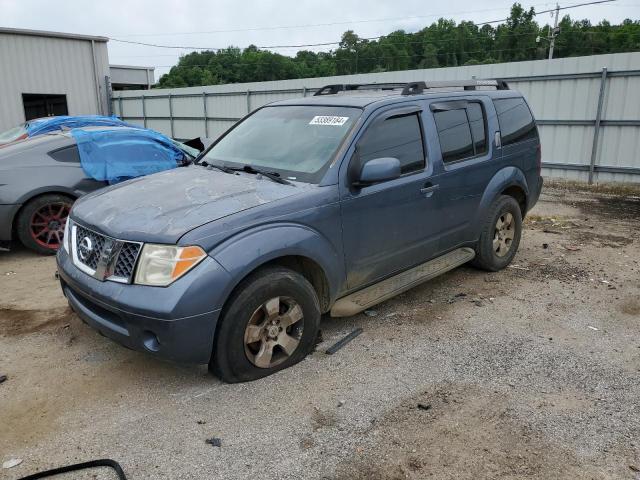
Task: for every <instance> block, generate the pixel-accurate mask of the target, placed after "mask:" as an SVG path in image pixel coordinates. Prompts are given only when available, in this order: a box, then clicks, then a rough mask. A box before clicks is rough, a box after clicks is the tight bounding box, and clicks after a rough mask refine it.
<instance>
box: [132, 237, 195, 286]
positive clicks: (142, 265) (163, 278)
mask: <svg viewBox="0 0 640 480" xmlns="http://www.w3.org/2000/svg"><path fill="white" fill-rule="evenodd" d="M206 256H207V254H206V253H205V252H204V251H203V250H202V249H201V248H200V247H196V246H193V247H177V246H175V245H154V244H152V243H147V244H145V245H144V247H142V253H141V254H140V259H139V260H138V268H137V269H136V277H135V282H134V283H137V284H139V285H152V286H157V287H166V286H167V285H169V284H170V283H171V282H173V281H175V280H177V279H178V278H180V277H181V276H182V275H184V274H185V273H187V272H188V271H189V270H191V269H192V268H193V267H195V266H196V265H197V264H198V263H200V262H201V261H202V259H204V257H206Z"/></svg>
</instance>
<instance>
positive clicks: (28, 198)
mask: <svg viewBox="0 0 640 480" xmlns="http://www.w3.org/2000/svg"><path fill="white" fill-rule="evenodd" d="M45 195H62V196H65V197H69V198H70V199H71V200H72V201H74V202H75V201H76V200H77V199H78V195H77V194H76V193H75V192H74V191H73V190H69V189H67V188H64V187H60V188H54V189H50V188H41V189H38V190H33V191H31V192H29V193H27V194H25V195H23V196H22V197H21V198H20V200H19V201H18V202H17V203H18V204H19V205H20V208H18V209H17V210H16V211H15V213H14V215H13V218H12V219H11V231H12V232H13V233H15V231H16V223H17V221H18V218H20V215H21V214H22V212H23V211H24V209H25V207H26V206H27V205H28V204H29V203H31V202H33V201H34V200H36V199H38V198H40V197H43V196H45Z"/></svg>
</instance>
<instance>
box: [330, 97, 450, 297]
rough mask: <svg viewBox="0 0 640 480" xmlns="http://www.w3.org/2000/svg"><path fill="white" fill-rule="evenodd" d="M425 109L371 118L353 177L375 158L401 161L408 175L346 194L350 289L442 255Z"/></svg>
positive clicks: (405, 109)
mask: <svg viewBox="0 0 640 480" xmlns="http://www.w3.org/2000/svg"><path fill="white" fill-rule="evenodd" d="M422 114H423V113H422V111H421V108H420V106H419V105H415V106H413V107H407V106H404V107H403V108H395V109H387V110H385V111H383V112H380V113H379V114H378V115H376V116H375V117H374V118H372V119H370V120H369V121H368V123H367V126H366V128H365V130H364V133H362V135H361V136H360V138H359V139H358V141H357V144H356V145H357V146H356V149H355V153H354V154H353V156H352V157H351V159H350V163H349V165H348V170H349V172H350V173H352V172H353V171H359V170H360V169H361V168H362V166H363V165H364V164H365V163H366V162H368V161H370V160H373V159H375V158H381V157H394V158H397V159H398V160H400V165H401V172H402V176H401V177H400V178H396V179H394V180H389V181H386V182H381V183H377V184H374V185H369V186H365V187H362V188H354V187H353V186H351V185H350V182H349V181H347V182H346V183H347V185H346V186H345V187H344V189H343V192H342V201H341V211H342V231H343V244H344V255H345V264H346V270H347V288H348V289H349V290H353V289H356V288H358V287H361V286H365V285H367V284H370V283H373V282H375V281H376V280H378V279H381V278H383V277H386V276H389V275H391V274H393V273H396V272H400V271H403V270H405V269H407V268H410V267H412V266H414V265H418V264H420V263H422V262H424V261H426V260H428V259H429V258H431V257H433V256H434V255H435V254H436V253H437V246H438V241H437V232H438V224H439V221H438V219H439V212H438V207H437V205H438V202H437V194H438V190H437V188H438V187H437V184H438V182H437V179H436V178H435V177H434V175H433V165H432V164H431V162H429V161H427V159H426V154H425V151H426V149H425V142H424V133H423V128H422Z"/></svg>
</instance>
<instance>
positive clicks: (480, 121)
mask: <svg viewBox="0 0 640 480" xmlns="http://www.w3.org/2000/svg"><path fill="white" fill-rule="evenodd" d="M467 117H469V125H470V126H471V135H472V136H473V145H474V148H475V154H476V155H482V154H483V153H486V152H487V135H486V132H485V129H484V115H483V114H482V106H481V105H480V104H479V103H470V104H469V106H468V107H467Z"/></svg>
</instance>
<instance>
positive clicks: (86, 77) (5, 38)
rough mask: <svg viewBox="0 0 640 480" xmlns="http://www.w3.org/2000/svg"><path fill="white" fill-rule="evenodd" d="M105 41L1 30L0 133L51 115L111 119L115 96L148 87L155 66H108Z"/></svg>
mask: <svg viewBox="0 0 640 480" xmlns="http://www.w3.org/2000/svg"><path fill="white" fill-rule="evenodd" d="M108 41H109V39H108V38H106V37H96V36H90V35H76V34H72V33H59V32H45V31H40V30H22V29H17V28H0V132H1V131H3V130H7V129H9V128H11V127H14V126H16V125H18V124H21V123H23V122H25V121H26V120H30V119H32V118H38V117H44V116H51V115H67V114H68V115H91V114H101V115H108V114H109V113H110V112H111V102H110V100H109V99H110V92H111V88H112V86H113V87H114V88H115V89H122V88H138V89H145V88H146V89H148V88H150V86H151V85H152V84H153V81H154V79H153V67H135V66H125V65H114V66H113V67H111V68H110V67H109V57H108V53H107V42H108Z"/></svg>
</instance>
